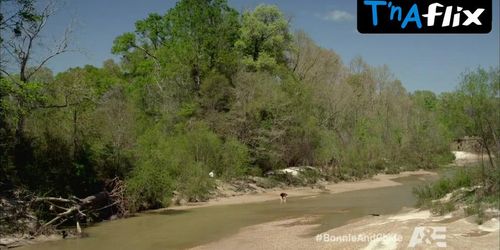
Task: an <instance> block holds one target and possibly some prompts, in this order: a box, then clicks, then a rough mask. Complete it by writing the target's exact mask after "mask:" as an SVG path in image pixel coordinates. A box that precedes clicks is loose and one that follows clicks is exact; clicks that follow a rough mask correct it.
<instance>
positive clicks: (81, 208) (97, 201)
mask: <svg viewBox="0 0 500 250" xmlns="http://www.w3.org/2000/svg"><path fill="white" fill-rule="evenodd" d="M108 190H109V191H108ZM124 193H125V185H124V183H123V182H122V181H121V180H119V179H118V178H115V179H112V180H110V181H108V182H107V184H106V190H104V191H102V192H99V193H97V194H94V195H91V196H88V197H85V198H83V199H80V198H78V197H75V196H72V197H70V198H61V197H35V198H34V199H33V202H34V203H46V204H48V205H49V206H50V207H49V210H51V211H54V212H57V214H56V216H55V217H54V218H53V219H52V220H50V221H48V222H46V223H45V224H43V225H42V227H41V228H40V229H44V228H47V227H49V226H56V227H57V226H59V225H61V224H62V223H64V222H65V221H67V220H68V219H74V220H75V221H76V228H77V233H79V234H81V228H80V223H79V222H80V221H81V220H82V219H83V218H88V215H89V214H90V213H94V212H98V211H100V210H104V209H106V208H110V207H113V208H115V210H116V211H115V214H116V215H117V216H119V217H121V216H125V215H126V212H127V209H126V200H125V194H124Z"/></svg>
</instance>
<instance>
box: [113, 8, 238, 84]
mask: <svg viewBox="0 0 500 250" xmlns="http://www.w3.org/2000/svg"><path fill="white" fill-rule="evenodd" d="M238 28H239V23H238V12H236V11H235V10H234V9H232V8H230V7H229V6H228V5H227V2H226V1H225V0H208V1H207V0H182V1H179V2H178V3H177V4H176V6H175V7H174V8H172V9H170V10H169V11H168V12H167V13H166V14H165V15H163V16H160V15H158V14H150V15H149V16H148V18H146V19H145V20H141V21H138V22H137V23H136V31H135V33H125V34H123V35H121V36H119V37H117V38H116V40H115V42H114V46H113V52H114V53H121V54H124V55H126V56H127V54H128V52H131V51H137V52H142V53H144V54H145V55H146V56H147V57H149V58H152V59H153V60H154V61H155V63H157V66H160V67H161V68H163V69H165V70H166V71H168V72H170V73H171V74H176V75H180V74H181V72H183V71H184V72H186V73H187V74H188V75H190V77H191V80H192V82H193V89H194V90H195V91H198V90H199V89H200V86H201V81H202V78H203V77H204V76H206V74H207V73H208V72H210V71H211V70H218V71H219V72H221V73H223V74H226V75H227V76H229V75H230V74H232V73H234V72H235V65H236V55H235V53H234V49H233V47H234V43H235V41H236V39H237V37H238ZM128 55H130V54H128Z"/></svg>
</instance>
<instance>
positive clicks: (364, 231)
mask: <svg viewBox="0 0 500 250" xmlns="http://www.w3.org/2000/svg"><path fill="white" fill-rule="evenodd" d="M317 219H318V218H314V217H304V218H296V219H289V220H282V221H274V222H269V223H264V224H259V225H254V226H250V227H246V228H243V229H241V230H240V231H239V232H238V233H237V234H235V235H233V236H230V237H228V238H225V239H222V240H220V241H216V242H212V243H209V244H206V245H202V246H198V247H195V248H194V249H196V250H202V249H365V250H372V249H388V250H395V249H407V248H408V246H409V244H410V242H412V238H413V237H414V236H413V235H414V230H415V228H417V227H423V229H424V230H432V229H431V227H444V228H445V230H446V231H445V232H443V233H441V234H442V235H445V238H444V239H442V240H435V239H432V238H430V240H429V241H428V242H427V243H426V242H425V239H426V238H425V236H426V235H427V234H424V235H422V236H423V237H421V236H420V237H419V236H417V237H416V238H415V240H416V241H414V242H416V245H415V246H414V248H412V249H439V248H438V246H437V242H441V243H445V244H446V246H447V249H478V250H479V249H499V247H500V243H499V239H500V235H499V220H498V218H493V219H491V220H489V221H487V222H485V223H484V224H483V225H477V224H476V223H475V222H474V218H473V217H469V218H464V217H463V215H454V214H449V215H446V216H439V217H433V216H431V214H430V212H429V211H425V210H424V211H419V210H410V211H406V212H402V213H400V214H397V215H383V216H379V217H364V218H361V219H359V220H356V221H354V222H352V223H350V224H347V225H344V226H341V227H338V228H334V229H331V230H328V231H326V232H323V233H321V234H319V236H318V235H311V232H312V230H313V229H314V228H315V227H317V226H318V225H317V224H315V221H317ZM423 232H427V231H423ZM428 235H429V236H430V234H428ZM381 236H386V238H383V237H381ZM341 237H343V239H344V240H342V238H341ZM353 237H356V238H355V240H348V239H353ZM420 240H421V241H420Z"/></svg>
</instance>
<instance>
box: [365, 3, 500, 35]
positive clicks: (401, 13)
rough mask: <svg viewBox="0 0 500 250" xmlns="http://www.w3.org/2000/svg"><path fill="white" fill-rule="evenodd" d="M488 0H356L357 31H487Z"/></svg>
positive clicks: (488, 23) (488, 25)
mask: <svg viewBox="0 0 500 250" xmlns="http://www.w3.org/2000/svg"><path fill="white" fill-rule="evenodd" d="M491 23H492V0H436V1H432V0H393V1H379V0H358V31H359V32H361V33H489V32H490V31H491Z"/></svg>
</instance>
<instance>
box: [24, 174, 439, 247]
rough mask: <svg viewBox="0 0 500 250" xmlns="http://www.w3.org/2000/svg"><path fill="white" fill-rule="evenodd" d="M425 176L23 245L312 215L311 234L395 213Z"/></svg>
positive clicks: (91, 243)
mask: <svg viewBox="0 0 500 250" xmlns="http://www.w3.org/2000/svg"><path fill="white" fill-rule="evenodd" d="M429 178H431V177H428V176H426V177H423V176H412V177H405V178H399V179H396V181H398V182H401V183H403V185H401V186H396V187H387V188H378V189H369V190H361V191H352V192H345V193H339V194H322V195H318V196H316V197H313V198H311V197H289V199H288V202H287V204H286V205H284V204H280V202H279V199H278V198H277V199H276V201H268V202H261V203H252V204H241V205H229V206H213V207H205V208H197V209H191V210H185V211H179V210H167V211H164V212H162V213H150V214H143V215H140V216H137V217H133V218H130V219H125V220H117V221H112V222H106V223H102V224H99V225H98V226H96V227H92V228H88V229H87V232H88V233H89V235H90V237H88V238H82V239H72V240H62V241H56V242H47V243H43V244H39V245H35V246H31V247H26V248H23V249H40V250H45V249H77V250H78V249H82V250H83V249H92V250H99V249H172V248H186V247H193V246H196V245H200V244H203V243H207V242H210V241H214V240H217V239H220V238H223V237H224V236H227V235H229V234H232V233H236V232H237V231H238V229H240V228H242V227H246V226H250V225H255V224H259V223H264V222H268V221H273V220H281V219H289V218H294V217H302V216H317V218H318V219H317V221H314V222H312V223H314V224H319V226H318V227H317V228H315V230H314V231H313V232H311V235H315V234H317V233H321V232H324V231H326V230H328V229H331V228H334V227H337V226H340V225H343V224H346V223H347V222H348V221H350V220H353V219H356V218H360V217H363V216H367V215H369V214H388V213H396V212H398V211H399V210H401V209H402V208H403V207H412V206H414V204H415V201H416V200H415V197H414V196H413V194H412V189H413V187H414V186H416V185H418V184H421V183H423V182H424V181H425V179H427V180H429Z"/></svg>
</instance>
